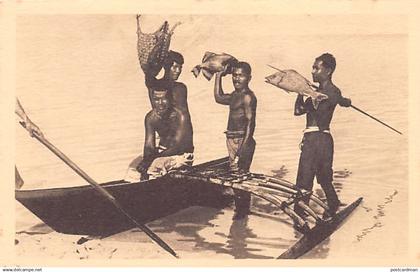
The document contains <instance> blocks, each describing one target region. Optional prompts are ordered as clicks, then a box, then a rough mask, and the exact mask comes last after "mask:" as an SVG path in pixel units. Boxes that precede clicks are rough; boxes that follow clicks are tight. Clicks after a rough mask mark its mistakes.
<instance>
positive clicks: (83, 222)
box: [15, 158, 232, 236]
mask: <svg viewBox="0 0 420 272" xmlns="http://www.w3.org/2000/svg"><path fill="white" fill-rule="evenodd" d="M227 167H228V159H227V158H222V159H218V160H213V161H210V162H207V163H203V164H200V165H196V166H194V167H192V169H191V171H193V172H194V173H200V171H203V172H209V171H213V170H220V169H225V168H227ZM101 186H103V187H104V188H105V189H106V190H107V191H108V192H110V193H111V194H112V195H113V196H114V197H115V198H116V200H117V201H118V202H119V203H120V204H121V205H122V207H123V208H124V209H125V210H126V211H127V212H128V213H129V214H130V215H132V216H134V217H135V218H136V219H137V220H138V221H139V222H142V223H147V222H150V221H153V220H156V219H158V218H161V217H164V216H167V215H169V214H173V213H175V212H177V211H179V210H182V209H185V208H188V207H190V206H195V205H197V206H213V207H224V206H226V205H227V204H228V203H230V202H231V201H232V197H231V196H229V195H225V194H223V191H224V190H223V186H221V185H217V184H212V183H191V182H187V181H185V182H183V181H182V180H176V182H174V180H173V178H171V177H170V176H169V175H167V176H164V177H161V178H158V179H155V180H148V181H144V182H136V183H129V182H125V181H122V180H119V181H112V182H107V183H103V184H101ZM15 197H16V200H17V201H19V202H20V203H21V204H22V205H23V206H25V207H26V208H27V209H28V210H30V211H31V212H32V213H33V214H35V215H36V216H37V217H38V218H39V219H41V220H42V221H43V222H44V223H45V224H47V225H48V226H49V227H51V228H52V229H53V230H55V231H57V232H60V233H65V234H80V235H93V236H95V235H97V236H106V235H111V234H113V233H118V232H120V231H123V230H127V229H130V228H132V227H133V225H132V223H131V222H130V221H129V220H128V219H127V218H125V217H124V216H123V215H121V213H120V212H119V211H117V210H116V209H115V208H114V207H113V206H112V205H111V203H110V202H108V201H106V199H104V198H103V197H102V196H101V195H100V194H99V193H98V192H97V191H96V190H95V189H94V188H93V187H91V186H89V185H87V186H78V187H67V188H54V189H42V190H16V191H15Z"/></svg>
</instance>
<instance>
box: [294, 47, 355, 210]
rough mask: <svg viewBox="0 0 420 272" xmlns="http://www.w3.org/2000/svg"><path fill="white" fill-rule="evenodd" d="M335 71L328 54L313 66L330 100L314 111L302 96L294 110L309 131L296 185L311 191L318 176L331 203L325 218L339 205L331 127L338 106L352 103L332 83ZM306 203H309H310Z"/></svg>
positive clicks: (323, 55)
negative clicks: (301, 116) (334, 181)
mask: <svg viewBox="0 0 420 272" xmlns="http://www.w3.org/2000/svg"><path fill="white" fill-rule="evenodd" d="M335 67H336V61H335V58H334V56H333V55H331V54H329V53H325V54H322V55H321V56H319V57H317V58H316V59H315V62H314V64H313V66H312V78H313V81H314V82H317V83H319V87H318V88H317V89H318V90H317V91H318V92H320V93H321V94H324V95H326V96H327V97H328V98H327V99H323V100H321V101H319V104H318V105H317V107H316V108H315V107H314V105H315V104H314V103H313V98H312V97H309V98H308V99H306V101H304V99H303V95H302V94H298V96H297V98H296V103H295V109H294V114H295V115H296V116H299V115H303V114H306V128H305V130H304V135H303V139H302V143H301V151H302V152H301V154H300V159H299V168H298V173H297V179H296V185H297V186H298V187H300V188H303V189H305V190H308V191H312V188H313V179H314V177H315V176H316V178H317V181H318V183H319V184H320V185H321V187H322V190H323V191H324V193H325V195H326V198H327V202H328V208H329V209H328V211H326V212H325V213H324V218H328V217H331V216H333V215H334V214H335V213H336V211H337V209H338V207H339V205H340V201H339V200H338V197H337V193H336V191H335V189H334V186H333V183H332V181H333V169H332V164H333V155H334V142H333V138H332V136H331V133H330V123H331V120H332V117H333V114H334V110H335V107H336V106H337V104H338V105H340V106H343V107H350V105H351V100H350V99H348V98H344V97H342V96H341V91H340V89H338V88H337V86H335V85H334V83H333V82H332V74H333V73H334V70H335ZM305 201H306V202H309V199H305ZM295 211H296V212H297V213H298V214H299V215H302V216H304V211H303V210H302V209H301V208H300V207H298V206H297V205H296V206H295Z"/></svg>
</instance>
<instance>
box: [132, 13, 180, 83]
mask: <svg viewBox="0 0 420 272" xmlns="http://www.w3.org/2000/svg"><path fill="white" fill-rule="evenodd" d="M139 19H140V15H137V37H138V40H137V53H138V58H139V62H140V67H141V69H142V70H143V72H144V73H145V74H148V75H152V76H156V75H157V74H158V73H159V71H160V70H161V69H162V66H163V63H164V62H165V59H166V58H167V57H168V51H169V45H170V43H171V37H172V34H173V31H174V30H175V28H176V27H177V26H178V25H179V24H180V22H177V23H176V24H175V25H174V26H173V27H172V29H170V30H169V24H168V22H166V21H165V22H164V23H163V24H162V26H161V27H160V28H159V29H158V30H156V31H155V32H153V33H143V32H142V31H141V28H140V22H139Z"/></svg>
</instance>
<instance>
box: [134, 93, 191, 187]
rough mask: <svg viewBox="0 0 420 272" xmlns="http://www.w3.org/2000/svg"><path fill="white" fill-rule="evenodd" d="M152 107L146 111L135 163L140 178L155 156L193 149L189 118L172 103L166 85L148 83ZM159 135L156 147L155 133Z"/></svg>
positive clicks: (187, 151) (144, 177)
mask: <svg viewBox="0 0 420 272" xmlns="http://www.w3.org/2000/svg"><path fill="white" fill-rule="evenodd" d="M151 87H152V88H153V89H154V90H153V92H152V104H153V109H152V110H151V111H149V112H148V113H147V114H146V117H145V119H144V124H145V141H144V150H143V159H142V161H141V162H140V163H139V164H138V165H137V167H136V168H137V171H138V172H140V173H141V175H142V179H147V178H148V175H147V169H148V168H149V166H150V165H151V164H152V162H153V160H154V159H156V158H158V157H169V156H173V155H181V154H184V153H192V152H193V151H194V146H193V132H192V125H191V121H190V119H189V118H188V117H187V116H186V115H185V114H184V113H183V112H182V111H180V110H179V109H177V108H174V107H172V105H171V96H170V95H169V91H168V90H167V86H165V85H154V86H151ZM155 133H157V134H158V135H159V137H160V140H159V147H156V135H155Z"/></svg>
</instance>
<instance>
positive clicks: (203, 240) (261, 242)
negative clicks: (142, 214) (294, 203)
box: [148, 197, 294, 259]
mask: <svg viewBox="0 0 420 272" xmlns="http://www.w3.org/2000/svg"><path fill="white" fill-rule="evenodd" d="M254 211H255V212H254ZM252 217H254V218H252ZM258 218H262V219H264V220H266V219H269V220H274V221H276V222H279V223H282V224H283V223H284V224H288V225H290V226H291V224H292V223H291V221H290V219H289V218H288V217H287V216H285V215H284V214H283V213H281V212H280V214H279V210H278V209H276V208H275V207H273V206H272V205H271V204H269V203H267V202H265V201H264V200H261V199H258V198H256V197H253V198H252V214H251V215H250V216H249V217H248V218H245V219H243V220H232V219H231V216H228V214H226V213H225V211H223V210H218V209H215V208H209V207H191V208H189V209H187V210H184V211H182V212H180V213H178V214H175V215H172V216H168V217H166V218H164V219H162V220H157V221H154V222H152V223H150V224H148V226H150V227H151V228H152V229H153V230H154V231H155V232H156V233H176V234H179V236H181V238H178V239H177V240H178V241H180V242H190V243H193V248H194V250H200V249H201V250H210V251H213V252H214V253H219V254H227V255H230V256H232V257H234V258H235V259H244V258H249V259H272V258H275V257H277V256H278V255H279V254H280V253H282V252H283V251H284V250H286V249H287V248H288V247H289V246H291V245H292V244H293V243H294V240H293V239H292V240H290V239H285V238H281V237H270V238H269V237H260V236H259V235H256V234H255V233H254V232H253V230H252V229H251V227H250V226H249V221H250V220H261V219H258ZM227 220H229V221H230V222H231V225H230V228H229V234H226V233H224V232H222V231H215V232H214V233H213V235H215V236H217V237H219V238H222V239H218V238H217V237H214V238H213V239H214V240H213V241H209V240H211V239H212V237H211V235H210V236H208V235H205V234H203V232H202V230H203V229H206V228H215V227H219V225H217V222H220V224H221V225H223V224H224V223H227V224H229V222H226V221H227ZM212 222H216V223H212ZM221 229H223V228H221ZM265 249H275V253H273V252H270V251H271V250H270V251H266V250H265Z"/></svg>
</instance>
